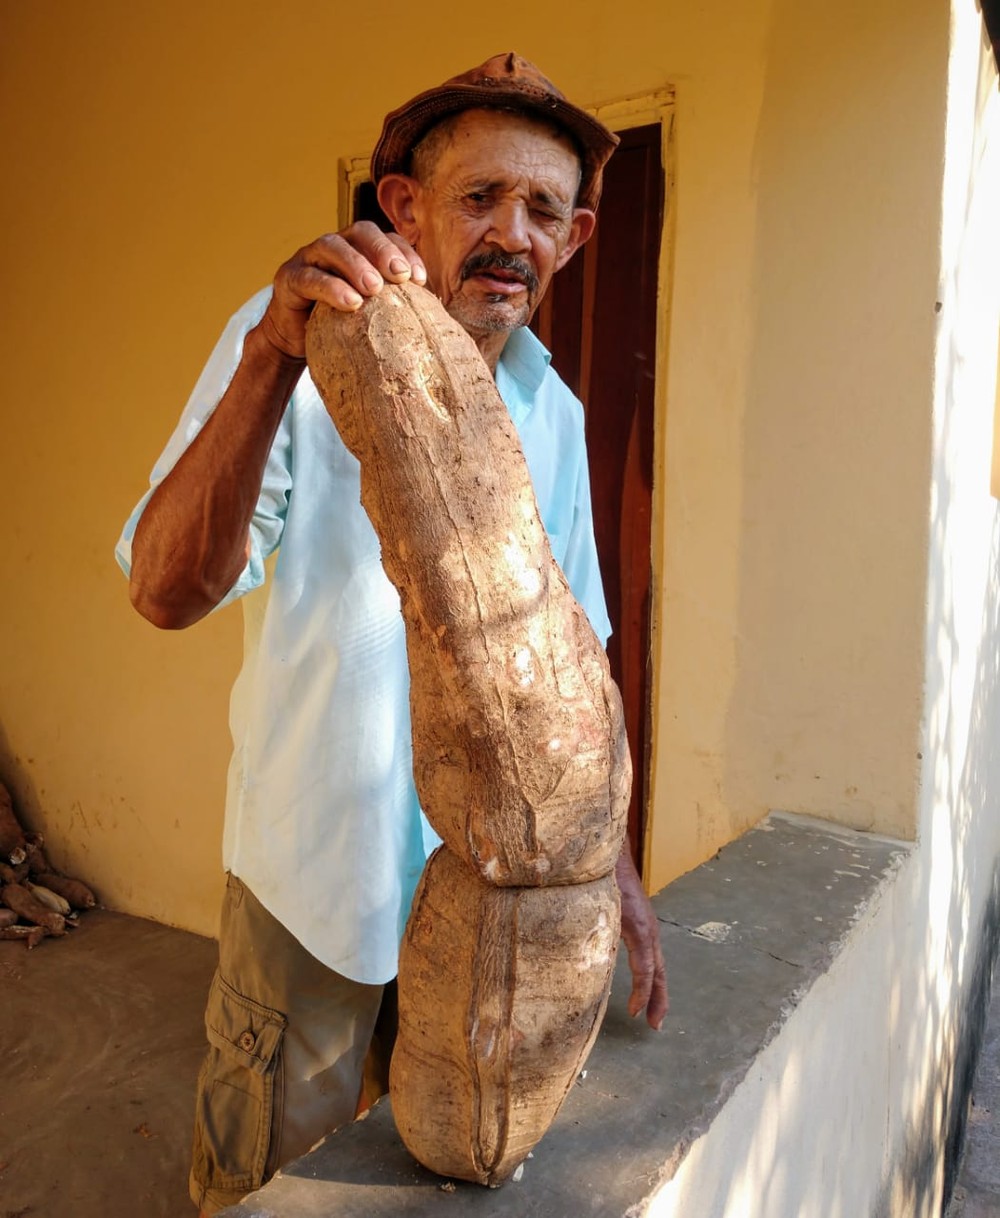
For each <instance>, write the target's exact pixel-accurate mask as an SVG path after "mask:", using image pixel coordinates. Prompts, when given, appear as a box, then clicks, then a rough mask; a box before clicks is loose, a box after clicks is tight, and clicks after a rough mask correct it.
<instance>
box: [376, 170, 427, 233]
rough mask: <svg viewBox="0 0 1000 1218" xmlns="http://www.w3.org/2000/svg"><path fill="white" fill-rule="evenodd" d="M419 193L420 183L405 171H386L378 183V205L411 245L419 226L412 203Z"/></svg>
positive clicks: (418, 231)
mask: <svg viewBox="0 0 1000 1218" xmlns="http://www.w3.org/2000/svg"><path fill="white" fill-rule="evenodd" d="M419 193H420V183H419V182H418V181H417V179H416V178H411V177H409V176H408V175H407V174H405V173H388V174H386V176H385V177H384V178H382V180H381V181H380V182H379V184H378V188H377V190H376V195H377V197H378V205H379V207H381V208H382V210H383V211H384V212H385V214H386V215H387V216H388V217H389V219H390V220H391V221H392V226H393V228H394V229H395V230H396V232H397V233H399V235H400V236H401V237H405V238H406V240H407V241H409V243H410V244H411V245H415V244H416V240H417V237H418V236H419V235H420V226H419V225H418V224H417V221H416V218H415V216H414V210H413V205H414V203H415V202H416V199H417V196H418V195H419Z"/></svg>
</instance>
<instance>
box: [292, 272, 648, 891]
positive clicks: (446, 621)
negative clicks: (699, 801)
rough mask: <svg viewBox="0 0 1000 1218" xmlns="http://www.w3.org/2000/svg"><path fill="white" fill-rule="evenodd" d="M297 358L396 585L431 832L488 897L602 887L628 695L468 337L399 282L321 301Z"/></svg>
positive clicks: (622, 805)
mask: <svg viewBox="0 0 1000 1218" xmlns="http://www.w3.org/2000/svg"><path fill="white" fill-rule="evenodd" d="M307 352H308V356H309V366H310V371H311V373H312V376H313V380H314V381H315V382H316V386H317V388H318V389H319V391H320V393H321V395H322V396H323V399H324V401H325V402H326V405H327V409H328V410H329V412H330V414H331V416H332V417H333V421H334V423H335V424H336V426H337V429H338V431H339V432H340V435H341V437H342V438H343V440H344V443H345V444H346V445H347V447H348V448H349V449H350V450H351V451H352V452H353V453H354V455H355V456H356V457H357V458H358V459H359V461H360V462H361V499H362V502H363V504H364V506H365V509H366V511H367V512H368V515H369V517H370V518H371V520H372V523H373V524H374V526H375V529H376V531H377V533H378V534H379V539H380V541H381V543H382V562H383V565H384V567H385V570H386V573H387V574H388V576H389V578H390V579H391V580H392V582H393V583H394V584H395V585H396V587H397V589H398V590H399V594H400V601H401V604H402V610H403V618H404V621H405V623H406V638H407V655H408V661H409V667H410V688H411V696H410V708H411V717H412V723H413V768H414V776H415V779H416V784H417V792H418V794H419V796H420V802H421V805H422V806H423V808H424V810H425V812H426V813H427V815H428V816H429V817H430V818H431V820H432V823H433V825H434V828H435V829H436V830H437V831H438V833H439V834H440V835H441V837H442V838H443V839H444V841H445V843H446V844H447V845H448V846H449V847H450V848H451V849H452V850H453V851H454V852H455V853H456V854H458V855H459V856H460V857H462V858H464V859H465V860H466V861H467V862H468V863H469V865H470V866H471V867H473V868H475V869H476V870H477V871H479V873H480V874H481V875H482V876H483V878H484V879H486V880H488V881H489V882H491V883H494V884H514V885H531V884H567V883H568V884H579V883H582V882H583V881H585V880H591V879H597V878H598V877H600V876H602V875H607V874H608V872H609V871H611V870H612V869H613V867H614V865H615V862H616V861H617V858H618V850H619V847H620V844H621V840H622V835H623V834H624V830H625V821H626V817H627V814H628V798H629V791H630V782H631V767H630V763H629V756H628V748H627V743H626V739H625V732H624V727H623V721H622V710H621V698H620V696H619V693H618V689H617V687H616V686H615V684H614V682H613V681H612V680H611V675H610V672H609V670H608V663H607V658H606V656H605V654H604V650H603V648H602V647H601V646H600V643H599V642H598V640H597V638H596V637H595V635H594V632H593V630H592V629H591V626H590V623H589V622H588V620H587V617H586V614H585V613H584V612H583V610H582V609H581V608H580V606H579V605H578V604H577V602H576V600H575V599H574V598H573V595H572V593H571V592H570V590H569V587H568V585H567V583H566V579H565V577H564V575H563V573H562V571H561V570H560V569H559V567H558V565H557V564H556V563H555V562H554V561H553V560H552V555H551V551H550V549H549V543H548V538H547V537H546V534H545V530H544V528H543V526H542V522H541V519H540V517H539V514H538V507H537V504H536V502H535V495H534V491H533V489H532V485H531V479H530V477H529V475H528V468H527V465H526V463H525V460H524V454H523V452H522V450H521V445H520V440H519V438H518V435H517V431H516V429H515V428H514V424H513V422H512V421H511V418H510V415H509V413H508V411H507V408H506V406H505V405H504V404H503V401H502V399H501V397H500V395H499V393H498V392H497V388H496V385H495V384H494V381H493V378H492V376H491V375H490V371H489V369H488V368H487V367H486V364H485V363H484V361H483V359H482V357H481V356H480V354H479V351H478V349H477V348H476V345H475V343H473V341H472V340H471V338H469V336H468V335H467V334H466V333H465V331H464V330H463V329H462V328H461V326H459V325H458V323H457V322H455V321H453V320H452V319H451V318H450V317H449V316H448V314H447V313H446V312H445V310H444V307H443V305H442V304H441V303H440V301H438V300H437V299H436V297H434V296H433V295H432V294H431V293H430V292H428V291H426V290H425V289H423V288H418V287H415V286H410V285H405V286H398V287H386V288H385V289H384V290H383V291H382V292H381V294H380V295H379V296H378V297H376V298H375V299H373V300H370V301H369V302H368V303H367V304H366V305H365V306H364V308H362V309H360V310H359V311H358V312H357V313H353V314H335V313H334V311H333V310H331V309H329V308H327V307H326V306H318V307H317V309H316V310H315V312H314V315H313V320H312V323H311V325H310V328H309V333H308V347H307Z"/></svg>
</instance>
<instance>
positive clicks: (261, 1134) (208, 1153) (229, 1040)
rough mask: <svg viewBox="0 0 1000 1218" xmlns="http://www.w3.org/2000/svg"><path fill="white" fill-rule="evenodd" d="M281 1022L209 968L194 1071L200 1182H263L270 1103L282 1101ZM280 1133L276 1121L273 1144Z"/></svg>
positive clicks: (207, 1185) (235, 1186)
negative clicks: (203, 1042) (203, 1037)
mask: <svg viewBox="0 0 1000 1218" xmlns="http://www.w3.org/2000/svg"><path fill="white" fill-rule="evenodd" d="M285 1024H286V1020H285V1017H284V1016H283V1015H282V1014H281V1013H280V1012H278V1011H272V1010H269V1009H268V1008H267V1007H264V1006H261V1005H260V1003H257V1002H253V1001H252V1000H251V999H249V998H245V997H244V996H243V995H242V994H240V993H238V992H237V991H236V990H234V989H233V987H232V986H231V985H229V984H228V982H226V981H225V980H223V978H222V977H220V976H219V974H218V973H216V974H215V978H214V980H213V981H212V988H211V989H210V991H209V996H208V1005H207V1009H206V1012H205V1030H206V1032H207V1033H208V1042H209V1050H208V1056H207V1057H206V1058H205V1062H204V1064H203V1066H202V1068H201V1074H200V1075H199V1078H198V1102H197V1109H196V1111H195V1130H194V1147H193V1152H192V1172H191V1174H192V1176H193V1178H194V1179H195V1180H196V1181H197V1182H198V1184H199V1185H200V1186H201V1187H202V1188H203V1189H215V1190H232V1191H234V1192H244V1193H246V1192H250V1191H251V1190H253V1189H255V1188H259V1187H260V1186H261V1184H263V1183H264V1176H265V1172H266V1171H267V1169H268V1166H269V1164H268V1148H269V1146H270V1145H271V1141H272V1127H273V1125H274V1124H275V1122H274V1116H275V1103H276V1102H277V1103H278V1104H280V1103H281V1087H280V1070H281V1040H282V1037H283V1036H284V1032H285ZM276 1084H277V1093H276V1090H275V1089H276ZM278 1115H279V1117H280V1113H279V1114H278ZM277 1124H279V1125H280V1120H279V1122H277ZM279 1137H280V1128H279V1129H277V1130H276V1131H275V1137H274V1142H275V1145H277V1142H278V1140H279Z"/></svg>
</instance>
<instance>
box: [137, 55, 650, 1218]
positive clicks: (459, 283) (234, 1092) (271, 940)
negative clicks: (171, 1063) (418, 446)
mask: <svg viewBox="0 0 1000 1218" xmlns="http://www.w3.org/2000/svg"><path fill="white" fill-rule="evenodd" d="M616 142H617V141H616V139H615V137H614V136H613V135H611V133H610V132H608V131H607V130H605V128H604V127H602V126H601V125H600V124H599V123H598V122H596V121H595V120H594V119H593V118H592V117H591V116H589V115H588V114H586V113H585V112H584V111H582V110H579V109H577V108H576V107H575V106H573V105H571V104H570V103H569V102H567V101H566V99H565V98H564V97H563V96H562V94H561V93H559V92H558V90H556V89H555V88H554V86H553V85H551V84H550V83H549V82H548V81H547V80H545V78H544V77H543V76H541V74H540V73H539V72H538V71H537V69H535V68H534V67H533V66H532V65H531V64H528V63H526V62H525V61H524V60H522V59H520V58H518V57H517V56H515V55H513V54H511V55H505V56H497V57H495V58H494V59H491V60H489V61H487V62H486V63H485V64H483V65H482V66H481V67H479V68H476V69H473V70H472V71H470V72H467V73H465V74H463V75H462V76H459V77H456V78H454V79H452V80H450V81H448V82H446V83H445V84H444V85H442V86H440V87H439V88H436V89H432V90H430V91H429V92H427V93H424V94H421V95H420V96H418V97H416V98H414V99H413V100H412V101H410V102H408V103H407V104H406V105H404V106H402V107H401V108H400V109H399V110H397V111H395V112H394V113H392V114H390V115H389V116H388V118H387V119H386V122H385V127H384V130H383V133H382V137H381V139H380V141H379V143H378V146H377V147H376V149H375V153H374V157H373V161H372V169H373V177H374V178H375V181H376V183H377V187H378V198H379V201H380V203H381V206H382V208H383V209H384V211H385V212H386V214H387V215H388V216H389V217H390V219H391V221H392V223H393V225H394V227H395V232H394V233H389V234H384V233H382V232H380V231H379V230H378V229H377V228H376V227H375V226H374V225H371V224H367V223H360V224H355V225H353V226H352V227H351V228H349V229H347V230H345V231H344V232H342V233H340V234H337V235H333V236H325V237H321V238H319V239H318V240H317V241H314V242H312V243H311V244H310V245H307V246H305V247H304V248H303V249H301V250H299V251H298V253H296V254H295V255H294V256H293V257H292V258H291V259H290V260H289V261H288V262H286V263H285V264H284V265H283V266H282V267H280V268H279V270H278V273H277V275H276V277H275V280H274V285H273V289H267V290H266V291H264V292H261V293H259V294H258V295H257V296H255V297H254V298H253V299H252V300H251V301H249V302H248V303H247V304H246V305H245V306H244V307H243V308H242V309H241V310H240V311H239V312H238V313H236V314H235V316H234V317H233V319H232V320H231V322H230V324H229V326H228V328H227V329H226V331H225V333H224V334H223V337H222V339H221V340H220V342H219V344H218V346H217V348H216V350H215V352H214V353H213V355H212V357H211V359H210V360H209V363H208V365H207V366H206V368H205V370H204V372H203V374H202V376H201V379H200V380H199V382H198V384H197V386H196V388H195V391H194V393H193V395H192V398H191V400H190V402H189V403H188V406H187V408H186V410H185V412H184V415H183V416H182V419H181V422H180V424H179V426H178V428H177V430H176V432H175V433H174V436H173V437H172V439H171V440H170V442H169V444H168V445H167V448H166V450H165V451H164V453H163V456H162V457H161V459H160V461H159V462H158V464H157V466H156V468H155V470H154V472H153V477H152V479H151V483H152V489H151V491H150V492H149V493H148V494H147V496H146V497H145V498H144V499H143V500H142V501H141V502H140V504H139V506H138V507H137V508H136V510H135V512H134V513H133V515H132V517H131V518H130V520H129V522H128V524H127V525H126V528H125V531H124V533H123V536H122V539H121V541H120V542H119V547H118V557H119V561H120V562H121V564H122V566H123V568H124V569H125V570H126V572H128V573H129V574H130V579H131V593H132V600H133V603H134V604H135V606H136V608H137V609H138V610H139V612H140V613H142V614H143V615H144V616H145V617H147V618H148V619H149V620H150V621H151V622H153V623H155V624H156V625H157V626H161V627H165V628H177V627H184V626H188V625H190V624H191V623H193V622H195V621H197V620H198V619H200V618H201V617H203V616H204V615H205V614H207V613H208V612H209V611H210V610H212V609H214V608H216V607H217V606H219V605H222V604H226V603H228V602H230V601H232V600H234V599H236V598H237V597H240V596H242V595H244V594H246V593H250V592H253V593H254V595H253V596H251V597H250V598H249V599H248V601H247V602H245V605H246V622H245V624H246V660H245V663H244V667H243V670H242V672H241V674H240V676H239V678H238V680H237V683H236V686H235V688H234V691H233V699H232V711H231V726H232V730H233V739H234V745H235V748H234V756H233V762H232V765H231V769H230V781H229V792H228V799H227V809H226V823H225V834H224V843H223V860H224V864H225V867H226V870H227V872H228V873H229V879H228V886H227V892H226V899H225V903H224V907H223V914H222V923H221V931H220V943H219V952H220V960H219V969H218V972H217V974H216V977H215V979H214V981H213V985H212V990H211V993H210V995H209V1000H208V1009H207V1014H206V1027H207V1031H208V1038H209V1053H208V1057H207V1059H206V1061H205V1065H204V1067H203V1069H202V1072H201V1075H200V1078H199V1088H198V1090H199V1095H198V1105H197V1119H196V1132H195V1140H194V1154H193V1168H192V1173H191V1195H192V1198H193V1199H194V1201H195V1202H196V1204H198V1205H199V1206H200V1207H201V1209H202V1212H203V1213H205V1214H209V1213H214V1212H216V1211H217V1210H219V1209H221V1208H223V1207H224V1206H225V1205H228V1204H232V1203H235V1202H236V1201H237V1200H238V1199H239V1198H240V1197H241V1196H243V1195H244V1194H245V1193H246V1192H248V1191H250V1190H251V1189H253V1188H256V1187H258V1186H259V1185H260V1184H261V1183H262V1181H263V1180H265V1179H266V1178H267V1177H268V1176H269V1175H270V1174H271V1173H272V1172H273V1171H274V1170H275V1169H276V1168H277V1167H278V1166H280V1165H281V1164H283V1163H285V1162H287V1161H288V1160H290V1159H291V1158H294V1157H296V1156H297V1155H299V1154H302V1153H303V1152H304V1151H306V1150H307V1149H308V1148H309V1147H310V1146H311V1145H313V1143H314V1142H316V1141H317V1140H318V1139H319V1138H320V1137H321V1136H322V1135H323V1134H324V1133H326V1132H328V1131H329V1130H331V1129H333V1128H335V1127H336V1126H338V1125H340V1124H342V1123H344V1122H345V1121H347V1120H350V1119H351V1117H352V1116H353V1115H354V1114H355V1111H356V1109H357V1105H358V1101H359V1095H360V1092H361V1085H362V1076H363V1070H364V1065H365V1059H366V1054H368V1052H369V1048H370V1045H371V1043H372V1039H373V1033H375V1032H376V1024H377V1020H379V1019H380V1018H382V1019H383V1020H385V1016H386V1015H387V1012H388V1003H387V1002H386V1001H384V999H386V998H387V997H388V996H389V995H390V993H391V991H390V990H389V989H388V988H387V983H390V982H391V980H392V978H394V976H395V972H396V960H397V949H398V944H399V939H400V936H401V932H402V928H403V926H404V924H405V921H406V916H407V913H408V910H409V905H410V900H411V897H412V894H413V890H414V888H415V885H416V882H417V879H418V878H419V874H420V871H421V870H422V867H423V864H424V861H425V858H426V855H427V853H428V852H429V850H430V849H431V848H432V847H433V845H434V844H435V839H434V836H433V834H432V832H431V831H430V829H429V827H428V826H427V824H426V822H425V821H424V820H423V818H422V815H421V812H420V809H419V807H418V805H417V799H416V794H415V791H414V788H413V779H412V774H411V754H410V730H409V710H408V704H407V668H406V654H405V642H404V635H403V627H402V620H401V616H400V613H399V604H398V599H397V597H396V593H395V591H394V589H393V588H392V586H391V584H389V582H388V580H387V578H386V576H385V574H384V572H383V570H382V567H381V563H380V559H379V545H378V541H377V539H376V537H375V534H374V531H373V529H372V527H371V524H370V522H369V521H368V519H367V517H366V516H365V514H364V512H363V510H362V509H361V507H360V504H359V469H358V465H357V462H356V461H355V460H354V458H353V457H352V456H351V455H350V454H349V453H348V452H347V450H346V449H345V448H344V446H343V444H342V443H341V441H340V439H339V437H338V436H337V434H336V431H335V429H334V428H333V426H332V424H331V423H330V420H329V417H328V415H327V413H326V411H325V409H324V407H323V405H322V403H321V401H320V400H319V398H318V395H317V393H316V390H315V388H314V387H313V385H312V382H311V380H310V378H309V375H308V372H307V371H306V369H305V358H304V347H305V327H306V322H307V320H308V317H309V313H310V311H311V309H312V307H313V305H314V303H315V302H316V301H325V302H327V303H328V304H330V305H332V306H333V307H334V308H336V309H342V310H353V309H357V308H359V307H360V306H361V304H362V302H363V300H364V298H365V297H367V296H371V295H373V294H375V293H377V292H378V291H380V290H381V288H382V286H383V284H384V283H386V282H393V283H398V282H402V281H404V280H407V279H412V280H413V281H414V282H416V283H420V284H424V283H426V284H427V286H428V287H429V288H430V289H431V290H432V291H434V292H435V293H436V294H437V295H438V296H439V297H440V298H441V300H442V301H443V302H444V304H445V306H446V307H447V309H448V311H449V312H450V313H451V315H452V316H453V317H455V318H456V319H457V320H458V321H459V322H460V323H461V325H462V326H463V327H464V328H465V329H466V330H467V331H468V333H469V334H470V335H471V336H472V337H473V338H474V339H475V341H476V343H477V344H478V346H479V349H480V351H481V352H482V355H483V358H484V359H485V360H486V363H487V364H488V365H489V367H490V369H491V370H492V371H493V374H494V377H495V379H496V382H497V386H498V388H499V390H500V393H501V396H502V397H503V399H504V401H505V402H506V404H507V406H508V409H509V410H510V412H511V415H512V417H513V419H514V422H515V424H516V426H517V428H518V431H519V433H520V436H521V440H522V443H523V446H524V449H525V455H526V458H527V461H528V465H529V468H530V470H531V475H532V480H533V483H534V486H535V491H536V495H537V498H538V501H539V507H540V511H541V514H542V519H543V521H544V524H545V527H546V530H547V532H548V533H549V536H550V540H551V543H552V549H553V553H554V555H555V557H556V559H557V560H558V561H559V562H560V563H561V564H562V566H563V568H564V570H565V572H566V575H567V578H568V579H569V582H570V585H571V587H572V588H573V591H574V594H575V595H576V597H577V599H578V600H579V601H580V602H581V604H582V605H583V607H584V609H585V610H586V611H587V613H588V615H589V617H590V619H591V622H592V623H593V625H594V628H595V630H596V632H597V634H598V635H599V637H601V639H602V640H603V641H605V642H606V641H607V637H608V634H609V633H610V626H609V624H608V620H607V614H606V610H605V605H604V598H603V594H602V591H601V584H600V575H599V572H598V567H597V559H596V554H595V550H594V541H593V530H592V524H591V517H590V499H589V484H588V478H587V466H586V454H585V449H584V442H583V419H582V410H581V408H580V405H579V403H578V402H577V401H576V400H575V399H574V398H573V397H572V396H571V395H570V394H569V391H568V390H567V389H566V388H565V386H563V384H562V382H561V381H559V379H558V377H557V376H556V374H555V373H554V372H553V371H552V370H551V369H550V368H549V367H548V357H547V354H546V353H545V351H544V349H543V348H542V347H541V345H540V344H539V343H538V342H537V340H536V339H535V338H534V336H533V335H532V334H531V333H530V331H528V330H526V329H525V328H524V327H525V326H526V323H527V322H528V321H529V320H530V318H531V316H532V314H533V313H534V311H535V309H536V307H537V305H538V303H539V301H540V299H541V298H542V296H543V294H544V292H545V290H546V288H547V287H548V284H549V282H550V280H551V278H552V275H553V274H554V273H555V272H556V271H557V270H559V268H560V267H562V266H563V265H564V264H565V263H566V262H567V261H568V260H569V259H570V258H571V257H572V255H573V253H574V252H575V250H576V249H578V248H579V246H581V245H582V244H583V243H584V242H585V241H586V240H587V239H588V237H589V236H590V235H591V233H592V232H593V229H594V223H595V216H594V211H595V209H596V207H597V203H598V199H599V196H600V189H601V172H602V169H603V166H604V164H605V162H606V160H607V158H608V157H609V156H610V154H611V152H612V150H613V148H614V146H615V143H616ZM274 552H277V557H276V561H275V563H274V566H273V570H272V571H271V575H270V578H269V579H268V580H267V581H265V568H264V562H265V560H266V559H267V558H268V556H269V555H271V554H272V553H274ZM257 589H261V590H262V591H260V592H257V591H256V590H257ZM265 597H266V600H264V598H265ZM617 876H618V882H619V886H620V888H621V892H622V898H623V901H622V904H623V938H624V940H625V944H626V947H627V948H628V952H629V963H630V965H631V968H632V974H633V982H634V984H633V991H632V996H631V999H630V1010H631V1011H632V1013H633V1014H638V1013H639V1012H640V1011H642V1010H645V1011H646V1018H647V1020H648V1022H649V1023H650V1024H651V1025H652V1026H653V1027H658V1026H659V1024H660V1022H661V1020H662V1018H663V1016H664V1014H665V1012H666V1006H667V993H666V982H665V976H664V969H663V960H662V956H661V955H660V949H659V940H658V935H657V927H656V920H655V917H654V916H653V914H652V910H651V909H650V906H649V903H648V901H647V900H646V898H645V895H644V894H643V892H642V889H641V886H640V884H639V880H638V876H637V875H636V872H635V868H634V865H633V863H632V860H631V858H630V857H629V854H628V850H627V848H626V849H625V850H623V852H622V857H621V860H620V862H619V866H618V869H617ZM380 1011H381V1016H380ZM386 1022H391V1020H389V1021H386ZM389 1038H390V1039H391V1031H390V1033H389ZM384 1039H385V1038H384V1037H383V1041H384ZM380 1082H381V1080H377V1084H376V1085H378V1084H379V1083H380Z"/></svg>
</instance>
